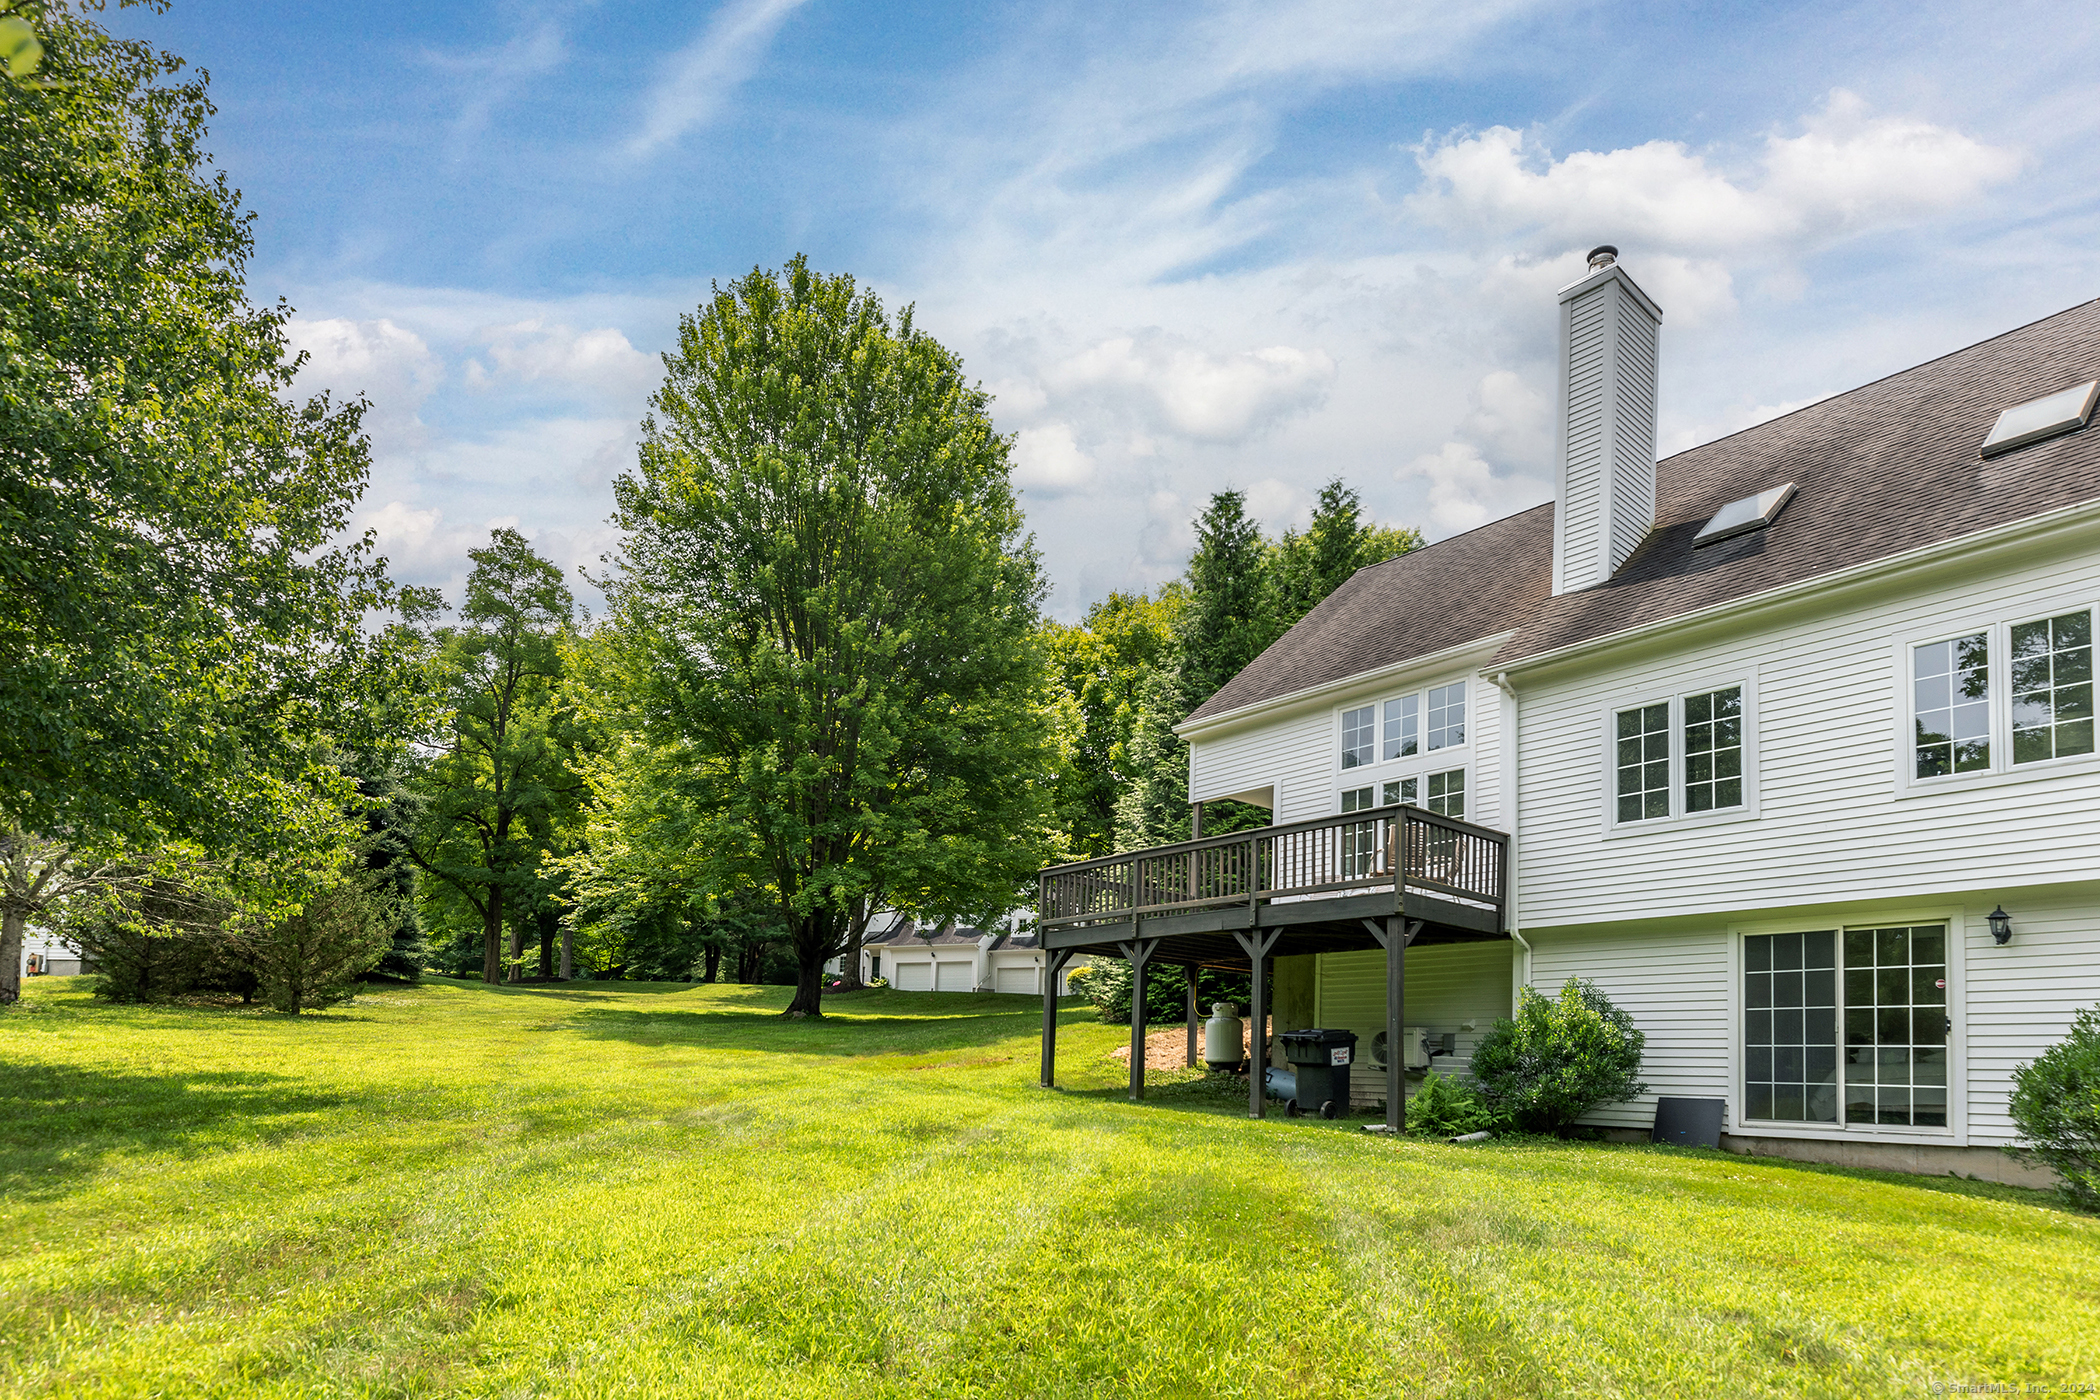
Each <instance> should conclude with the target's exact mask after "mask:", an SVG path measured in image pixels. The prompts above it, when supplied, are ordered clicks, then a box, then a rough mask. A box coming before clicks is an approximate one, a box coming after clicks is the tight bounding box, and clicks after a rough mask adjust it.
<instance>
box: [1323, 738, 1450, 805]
mask: <svg viewBox="0 0 2100 1400" xmlns="http://www.w3.org/2000/svg"><path fill="white" fill-rule="evenodd" d="M1437 752H1438V753H1450V752H1452V750H1450V749H1438V750H1437ZM1396 761H1397V760H1396ZM1408 761H1409V762H1413V760H1412V759H1410V760H1408ZM1363 771H1364V770H1363V769H1361V768H1352V769H1350V770H1349V772H1350V775H1351V776H1349V777H1345V778H1342V779H1340V780H1339V781H1338V782H1337V783H1336V784H1335V789H1334V792H1333V793H1332V794H1331V795H1330V796H1329V797H1328V799H1327V810H1328V812H1329V814H1331V815H1333V816H1337V817H1345V816H1346V817H1353V816H1356V815H1357V812H1344V811H1343V810H1342V794H1343V793H1345V792H1355V791H1356V790H1357V789H1358V788H1369V789H1371V798H1372V802H1371V805H1370V806H1369V807H1366V808H1361V809H1359V810H1360V811H1363V812H1369V813H1371V814H1372V815H1376V814H1377V813H1379V812H1385V811H1391V810H1392V809H1391V808H1390V807H1386V806H1384V805H1382V804H1380V803H1379V802H1378V800H1377V799H1378V797H1379V796H1380V795H1381V794H1380V793H1379V789H1380V788H1382V787H1384V786H1385V785H1386V784H1387V783H1397V782H1399V781H1400V780H1401V779H1403V778H1414V779H1417V782H1416V784H1415V800H1414V802H1413V803H1412V804H1411V805H1413V806H1416V807H1419V808H1421V809H1422V810H1423V811H1425V812H1426V811H1428V810H1429V775H1430V774H1431V773H1463V774H1465V781H1466V815H1464V816H1463V817H1459V818H1457V820H1459V821H1464V822H1471V821H1477V818H1475V817H1474V815H1473V811H1474V805H1475V803H1476V802H1478V800H1479V797H1480V789H1479V788H1477V787H1475V786H1474V785H1473V763H1472V760H1471V759H1470V758H1469V759H1466V760H1464V761H1462V762H1459V763H1438V764H1434V765H1432V766H1430V767H1428V768H1424V769H1421V770H1420V771H1419V772H1417V771H1413V770H1410V771H1407V772H1395V773H1388V774H1386V775H1384V776H1383V777H1378V778H1363V779H1359V778H1357V777H1355V776H1354V775H1355V774H1357V773H1361V772H1363ZM1403 805H1407V804H1403Z"/></svg>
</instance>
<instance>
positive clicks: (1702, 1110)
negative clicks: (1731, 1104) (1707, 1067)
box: [1654, 1098, 1728, 1147]
mask: <svg viewBox="0 0 2100 1400" xmlns="http://www.w3.org/2000/svg"><path fill="white" fill-rule="evenodd" d="M1727 1111H1728V1101H1727V1100H1726V1099H1671V1098H1658V1099H1657V1100H1656V1101H1655V1137H1654V1140H1655V1141H1656V1142H1674V1143H1676V1144H1677V1145H1678V1146H1679V1147H1719V1146H1720V1145H1721V1119H1722V1116H1723V1115H1724V1114H1725V1113H1726V1112H1727Z"/></svg>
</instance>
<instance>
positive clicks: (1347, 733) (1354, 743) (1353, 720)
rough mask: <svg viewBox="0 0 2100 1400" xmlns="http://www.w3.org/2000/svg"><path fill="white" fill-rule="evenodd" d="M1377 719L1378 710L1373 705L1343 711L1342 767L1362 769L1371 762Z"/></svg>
mask: <svg viewBox="0 0 2100 1400" xmlns="http://www.w3.org/2000/svg"><path fill="white" fill-rule="evenodd" d="M1377 718H1378V709H1377V707H1376V706H1373V705H1365V706H1364V707H1363V708H1362V709H1357V710H1344V711H1342V767H1344V768H1362V767H1365V766H1367V765H1368V764H1369V763H1370V762H1371V753H1372V735H1373V734H1374V732H1375V726H1376V722H1377Z"/></svg>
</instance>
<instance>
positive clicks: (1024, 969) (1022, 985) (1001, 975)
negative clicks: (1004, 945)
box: [995, 963, 1035, 996]
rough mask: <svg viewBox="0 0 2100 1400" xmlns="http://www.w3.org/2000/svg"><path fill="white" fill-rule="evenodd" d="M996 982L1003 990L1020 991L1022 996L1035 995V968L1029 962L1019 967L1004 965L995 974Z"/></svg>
mask: <svg viewBox="0 0 2100 1400" xmlns="http://www.w3.org/2000/svg"><path fill="white" fill-rule="evenodd" d="M995 975H996V976H997V978H998V982H997V983H996V984H995V985H997V987H998V988H999V990H1000V991H1002V992H1019V993H1020V994H1021V995H1022V996H1034V995H1035V969H1034V968H1033V967H1031V966H1029V965H1028V964H1027V963H1022V964H1021V965H1020V966H1018V967H1002V968H1000V969H999V971H998V972H997V973H996V974H995Z"/></svg>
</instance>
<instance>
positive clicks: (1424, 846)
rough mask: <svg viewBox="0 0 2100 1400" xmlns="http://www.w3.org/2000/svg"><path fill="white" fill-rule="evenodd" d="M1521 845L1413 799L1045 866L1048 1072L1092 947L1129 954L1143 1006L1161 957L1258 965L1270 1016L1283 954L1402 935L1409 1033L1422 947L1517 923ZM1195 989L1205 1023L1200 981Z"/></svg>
mask: <svg viewBox="0 0 2100 1400" xmlns="http://www.w3.org/2000/svg"><path fill="white" fill-rule="evenodd" d="M1508 855H1509V837H1508V835H1507V834H1505V833H1503V832H1500V831H1495V830H1492V829H1490V828H1488V827H1484V826H1475V825H1473V824H1472V823H1470V822H1464V821H1459V820H1457V819H1456V818H1452V817H1445V816H1439V815H1438V814H1436V813H1434V812H1429V811H1425V810H1424V809H1422V808H1420V807H1412V806H1399V807H1385V808H1380V809H1378V810H1376V811H1373V812H1366V813H1354V812H1352V813H1348V814H1346V815H1343V816H1336V817H1318V818H1315V819H1314V820H1312V821H1304V822H1293V823H1291V824H1290V825H1287V826H1270V827H1261V828H1258V829H1256V830H1252V831H1236V832H1231V833H1229V834H1227V835H1224V836H1208V837H1204V838H1202V839H1200V840H1195V841H1183V842H1181V843H1179V844H1177V845H1172V846H1156V847H1153V848H1151V849H1148V850H1143V851H1131V852H1127V853H1124V854H1121V855H1113V856H1103V857H1101V858H1100V859H1097V860H1084V861H1076V862H1074V863H1072V864H1069V865H1054V866H1051V867H1050V868H1048V869H1047V870H1044V871H1043V872H1042V874H1041V875H1040V876H1039V877H1038V879H1039V885H1038V896H1037V905H1036V910H1037V916H1038V928H1039V929H1040V930H1041V933H1042V940H1043V949H1044V952H1045V954H1046V956H1047V961H1048V963H1049V964H1050V966H1049V968H1048V969H1047V971H1048V973H1049V976H1048V978H1047V979H1046V981H1045V983H1044V985H1045V988H1046V992H1045V998H1044V1007H1043V1085H1044V1087H1046V1088H1047V1087H1050V1086H1052V1085H1053V1084H1054V1082H1055V1069H1056V1036H1057V1024H1056V1017H1055V999H1054V997H1052V996H1051V995H1050V994H1049V992H1048V990H1047V989H1048V988H1053V987H1055V985H1056V982H1057V973H1058V971H1059V970H1061V969H1062V968H1063V966H1064V965H1065V964H1066V963H1067V962H1068V961H1069V960H1070V959H1071V958H1072V957H1073V956H1075V955H1076V954H1079V953H1086V954H1090V955H1092V956H1096V957H1102V956H1106V957H1119V958H1125V959H1128V960H1129V962H1130V964H1131V967H1132V969H1133V971H1134V973H1135V975H1136V977H1137V979H1138V987H1137V994H1138V998H1139V1000H1140V1003H1141V1002H1142V997H1143V982H1144V978H1145V973H1146V969H1147V968H1148V967H1149V966H1150V965H1151V964H1152V963H1154V962H1156V961H1157V962H1166V963H1172V964H1179V965H1181V966H1184V967H1188V968H1197V967H1216V968H1232V969H1241V970H1245V971H1247V972H1249V973H1250V974H1251V986H1252V991H1253V996H1252V1005H1251V1007H1250V1008H1249V1009H1250V1013H1251V1019H1252V1021H1253V1023H1254V1025H1256V1026H1257V1027H1259V1026H1263V1025H1265V1023H1266V1015H1267V1000H1268V998H1267V984H1268V975H1267V973H1268V963H1269V960H1270V959H1271V958H1276V957H1290V956H1295V955H1299V954H1304V953H1331V952H1343V951H1348V950H1351V949H1361V948H1386V949H1388V950H1389V952H1390V951H1391V950H1392V949H1394V948H1396V947H1397V948H1398V949H1399V956H1397V957H1388V959H1387V992H1386V1005H1387V1017H1386V1019H1387V1022H1388V1027H1387V1029H1388V1032H1389V1033H1388V1035H1387V1038H1386V1040H1387V1044H1389V1045H1394V1046H1397V1045H1399V1044H1400V1040H1401V1034H1400V1032H1401V1027H1402V1024H1403V1017H1404V1015H1405V1000H1406V961H1407V959H1406V949H1407V948H1408V947H1409V946H1412V945H1414V944H1416V943H1423V944H1429V943H1449V942H1458V941H1471V940H1476V939H1494V938H1506V937H1508V936H1509V935H1508V923H1507V919H1506V912H1507V905H1508ZM1189 986H1190V991H1189V1004H1188V1008H1187V1012H1188V1016H1189V1018H1190V1021H1191V1024H1193V1022H1194V1019H1195V1017H1196V1014H1197V1010H1198V1008H1197V1006H1196V1002H1195V991H1194V987H1195V981H1194V979H1193V978H1191V979H1190V981H1189ZM1142 1037H1143V1027H1142V1026H1141V1025H1139V1024H1137V1023H1135V1022H1134V1023H1133V1025H1132V1027H1131V1044H1132V1054H1131V1071H1130V1073H1131V1085H1130V1093H1131V1097H1132V1098H1134V1099H1135V1098H1141V1097H1143V1095H1144V1051H1143V1048H1142V1043H1143V1042H1142ZM1191 1043H1193V1041H1192V1042H1191ZM1389 1058H1390V1059H1391V1060H1392V1062H1393V1063H1392V1064H1391V1065H1390V1066H1388V1070H1387V1080H1388V1084H1387V1108H1386V1115H1387V1122H1388V1125H1389V1126H1390V1127H1392V1128H1394V1129H1395V1130H1397V1129H1399V1128H1400V1127H1401V1126H1403V1125H1404V1121H1405V1120H1404V1112H1405V1110H1404V1106H1403V1103H1402V1095H1401V1092H1400V1085H1401V1078H1400V1067H1399V1060H1400V1056H1399V1055H1397V1054H1395V1055H1393V1056H1391V1057H1389ZM1249 1077H1250V1079H1251V1081H1252V1082H1251V1083H1250V1085H1249V1107H1248V1111H1249V1112H1250V1113H1251V1114H1252V1115H1253V1116H1255V1117H1261V1116H1263V1114H1264V1113H1265V1111H1266V1109H1265V1100H1264V1097H1263V1094H1262V1089H1261V1075H1260V1073H1259V1067H1258V1066H1257V1067H1256V1069H1255V1072H1254V1073H1252V1074H1251V1075H1250V1076H1249Z"/></svg>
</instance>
